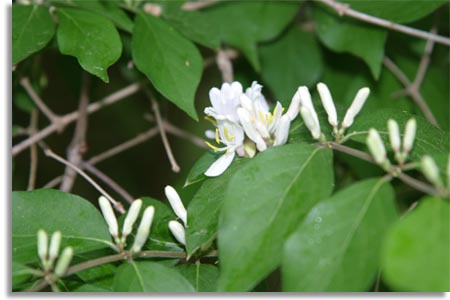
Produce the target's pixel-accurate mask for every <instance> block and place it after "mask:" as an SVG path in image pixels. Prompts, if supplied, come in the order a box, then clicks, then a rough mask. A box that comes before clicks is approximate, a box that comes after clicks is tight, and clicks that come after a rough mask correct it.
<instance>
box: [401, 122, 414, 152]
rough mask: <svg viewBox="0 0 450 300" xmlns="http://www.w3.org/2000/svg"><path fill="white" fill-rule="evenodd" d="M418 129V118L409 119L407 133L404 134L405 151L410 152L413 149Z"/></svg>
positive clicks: (406, 127)
mask: <svg viewBox="0 0 450 300" xmlns="http://www.w3.org/2000/svg"><path fill="white" fill-rule="evenodd" d="M416 129H417V123H416V119H409V120H408V122H406V126H405V134H404V136H403V152H405V153H408V152H409V151H411V149H412V147H413V144H414V139H415V137H416Z"/></svg>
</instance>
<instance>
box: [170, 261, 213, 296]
mask: <svg viewBox="0 0 450 300" xmlns="http://www.w3.org/2000/svg"><path fill="white" fill-rule="evenodd" d="M175 269H176V270H177V271H178V272H180V273H181V275H183V276H184V277H185V278H186V279H187V280H188V281H189V282H190V283H191V284H192V286H193V287H194V289H195V291H196V292H215V291H216V287H217V279H218V278H219V269H218V268H217V267H216V266H214V265H207V264H184V265H179V266H177V267H176V268H175Z"/></svg>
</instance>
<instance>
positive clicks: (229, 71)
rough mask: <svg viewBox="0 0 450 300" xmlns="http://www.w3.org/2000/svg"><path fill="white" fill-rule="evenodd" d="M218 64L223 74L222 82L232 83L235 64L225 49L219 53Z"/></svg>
mask: <svg viewBox="0 0 450 300" xmlns="http://www.w3.org/2000/svg"><path fill="white" fill-rule="evenodd" d="M216 63H217V67H218V68H219V70H220V73H221V74H222V80H223V81H224V82H232V81H233V64H232V63H231V59H230V58H229V57H228V54H227V52H226V51H224V50H223V49H220V50H219V51H218V52H217V57H216Z"/></svg>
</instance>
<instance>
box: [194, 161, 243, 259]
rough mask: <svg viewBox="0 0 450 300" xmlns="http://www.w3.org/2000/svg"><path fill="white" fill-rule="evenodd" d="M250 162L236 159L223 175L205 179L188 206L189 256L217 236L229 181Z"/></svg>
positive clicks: (208, 244) (209, 243) (203, 247)
mask: <svg viewBox="0 0 450 300" xmlns="http://www.w3.org/2000/svg"><path fill="white" fill-rule="evenodd" d="M248 162H249V160H248V159H236V160H235V161H234V162H233V163H232V165H231V166H230V167H229V168H228V169H227V170H226V171H225V172H224V173H223V174H222V175H220V176H218V177H215V178H208V179H207V180H205V182H204V183H203V184H202V186H201V187H200V188H199V189H198V191H197V193H196V194H195V195H194V197H193V198H192V200H191V202H190V203H189V205H188V207H187V211H188V228H187V230H186V249H187V252H188V256H191V255H192V254H194V252H195V251H197V250H198V249H204V250H206V248H208V247H209V246H210V245H211V244H212V242H213V241H214V239H215V238H216V236H217V225H218V222H219V213H220V209H221V207H222V203H223V200H224V197H225V191H226V189H227V186H228V182H229V181H230V179H231V177H232V176H233V175H234V173H235V172H237V171H238V170H239V169H240V168H242V167H243V166H244V165H245V164H246V163H248Z"/></svg>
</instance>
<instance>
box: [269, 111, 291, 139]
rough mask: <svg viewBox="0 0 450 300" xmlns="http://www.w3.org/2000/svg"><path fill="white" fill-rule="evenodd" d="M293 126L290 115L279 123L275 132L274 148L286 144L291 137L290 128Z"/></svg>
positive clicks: (282, 118)
mask: <svg viewBox="0 0 450 300" xmlns="http://www.w3.org/2000/svg"><path fill="white" fill-rule="evenodd" d="M290 126H291V119H290V117H289V116H288V115H283V116H282V117H281V119H280V122H278V127H277V130H276V131H275V141H274V143H273V145H274V146H280V145H284V144H286V142H287V140H288V136H289V127H290Z"/></svg>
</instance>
